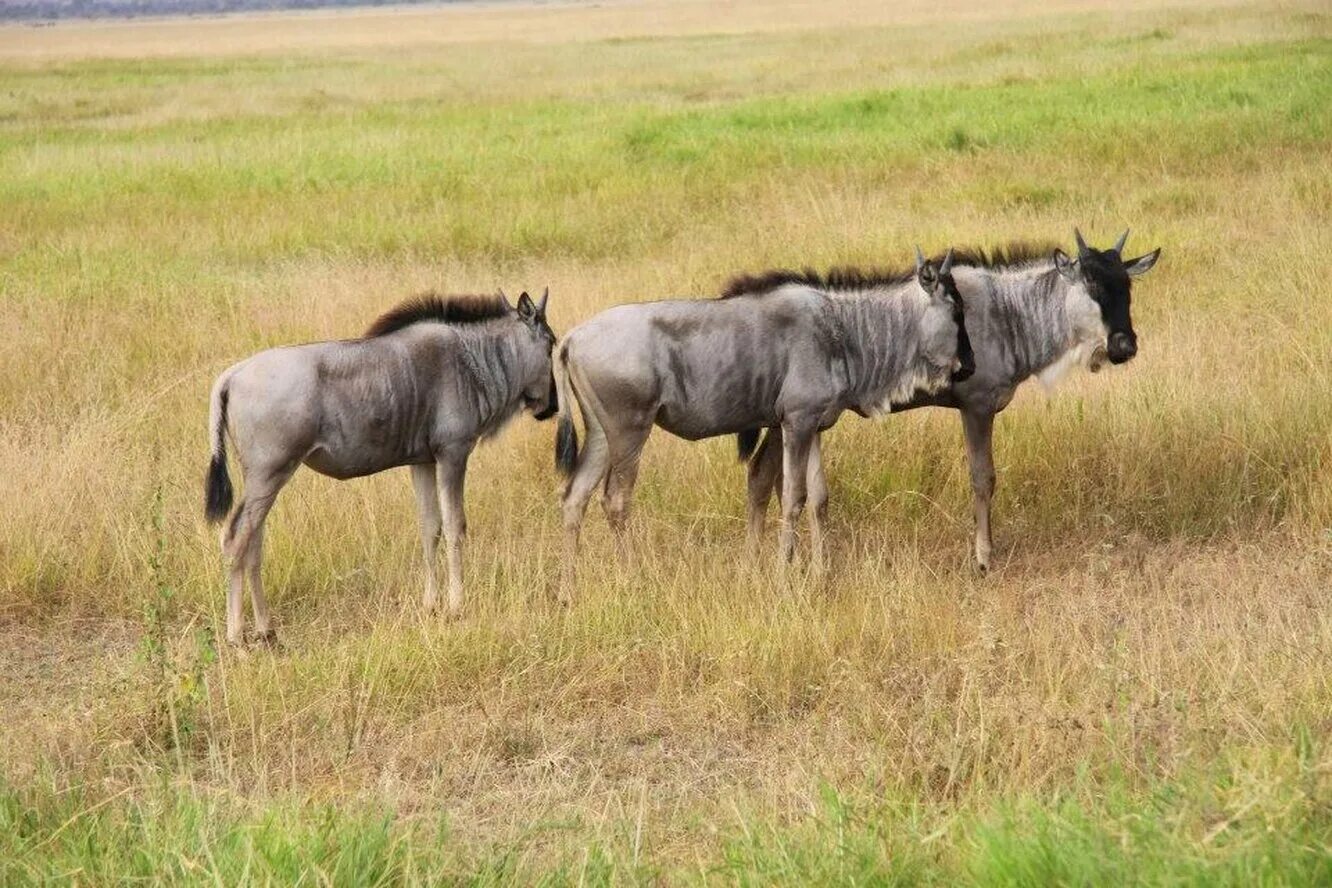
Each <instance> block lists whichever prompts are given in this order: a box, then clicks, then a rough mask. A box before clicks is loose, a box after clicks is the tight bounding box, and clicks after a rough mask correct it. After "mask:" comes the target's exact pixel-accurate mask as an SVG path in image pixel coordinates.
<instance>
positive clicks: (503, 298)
mask: <svg viewBox="0 0 1332 888" xmlns="http://www.w3.org/2000/svg"><path fill="white" fill-rule="evenodd" d="M499 298H500V302H503V303H504V310H505V311H513V304H512V303H510V302H509V297H508V296H505V295H504V290H503V288H499Z"/></svg>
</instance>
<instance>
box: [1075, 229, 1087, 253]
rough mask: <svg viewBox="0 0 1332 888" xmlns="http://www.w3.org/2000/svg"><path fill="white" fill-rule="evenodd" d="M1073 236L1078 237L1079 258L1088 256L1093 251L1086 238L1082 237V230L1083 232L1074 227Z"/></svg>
mask: <svg viewBox="0 0 1332 888" xmlns="http://www.w3.org/2000/svg"><path fill="white" fill-rule="evenodd" d="M1073 236H1074V237H1075V238H1077V239H1078V258H1079V259H1082V258H1083V257H1085V256H1087V255H1088V254H1089V253H1091V248H1090V247H1088V246H1087V242H1086V241H1085V240H1083V239H1082V232H1081V231H1078V230H1077V228H1074V229H1073Z"/></svg>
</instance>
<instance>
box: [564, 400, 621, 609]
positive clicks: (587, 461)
mask: <svg viewBox="0 0 1332 888" xmlns="http://www.w3.org/2000/svg"><path fill="white" fill-rule="evenodd" d="M582 412H583V425H584V427H585V428H586V429H587V433H586V437H587V440H586V441H585V442H583V450H582V452H581V453H580V454H579V455H578V467H577V468H576V469H574V473H573V477H571V478H570V479H569V484H568V486H567V487H565V489H564V498H563V502H562V506H561V511H562V513H563V518H564V569H563V571H562V572H561V578H560V588H559V593H558V594H559V598H560V601H561V602H562V603H564V604H569V603H570V601H571V599H572V595H573V581H574V575H575V573H576V565H577V560H578V535H579V532H580V530H581V529H582V525H583V515H584V514H585V513H586V512H587V504H588V501H589V500H591V499H592V494H593V493H594V492H596V489H597V487H598V486H599V485H600V484H601V483H602V479H604V478H605V477H606V469H607V467H608V466H609V464H610V449H609V446H608V445H607V442H606V432H605V429H604V428H603V427H602V425H601V421H600V419H598V418H597V415H596V413H595V412H594V411H592V410H589V409H587V408H586V407H584V408H583V411H582Z"/></svg>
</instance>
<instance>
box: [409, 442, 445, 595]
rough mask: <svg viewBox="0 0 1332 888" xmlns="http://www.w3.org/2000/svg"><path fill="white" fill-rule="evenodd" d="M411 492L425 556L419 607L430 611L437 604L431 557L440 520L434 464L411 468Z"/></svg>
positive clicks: (435, 548)
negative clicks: (423, 591)
mask: <svg viewBox="0 0 1332 888" xmlns="http://www.w3.org/2000/svg"><path fill="white" fill-rule="evenodd" d="M412 489H413V490H414V491H415V493H416V516H417V519H418V521H419V522H420V527H421V554H422V555H423V556H424V557H425V572H426V587H425V599H424V601H423V604H424V606H425V609H426V610H427V611H433V610H434V609H435V607H436V606H437V605H438V604H439V583H438V581H437V580H436V579H435V560H436V558H435V556H436V553H437V552H438V549H439V535H440V531H441V530H442V529H443V526H444V523H443V519H442V518H441V517H440V513H439V491H438V490H437V489H436V487H435V464H434V463H426V464H424V465H418V466H412Z"/></svg>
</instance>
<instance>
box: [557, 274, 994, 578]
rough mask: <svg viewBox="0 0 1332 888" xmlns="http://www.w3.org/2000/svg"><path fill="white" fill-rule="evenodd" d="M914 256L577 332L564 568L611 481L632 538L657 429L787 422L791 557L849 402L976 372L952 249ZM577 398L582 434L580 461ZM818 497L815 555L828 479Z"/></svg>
mask: <svg viewBox="0 0 1332 888" xmlns="http://www.w3.org/2000/svg"><path fill="white" fill-rule="evenodd" d="M917 257H918V258H917V267H916V269H915V270H913V271H907V272H904V273H901V274H897V275H893V276H890V277H863V276H858V275H856V274H854V273H852V274H843V275H840V276H837V277H832V278H829V279H828V280H821V279H820V280H814V279H812V278H806V277H797V278H793V279H788V278H782V279H769V278H763V279H757V280H749V281H745V282H742V283H740V284H738V285H736V286H733V287H732V288H731V289H730V290H729V291H728V292H727V293H726V294H725V295H724V296H723V297H722V298H721V299H710V300H668V301H663V302H646V303H638V304H631V305H621V306H618V307H616V308H612V309H610V310H609V311H605V312H602V313H601V314H599V315H597V316H596V317H594V318H592V319H591V320H589V321H586V322H584V323H582V324H580V325H579V326H578V327H576V328H575V329H574V330H572V331H570V333H569V335H568V336H566V337H565V338H564V340H563V342H562V343H561V344H560V346H559V348H558V351H557V354H558V358H557V360H556V366H555V379H556V385H557V387H558V388H559V404H560V423H559V434H558V441H557V449H556V456H557V461H558V464H559V466H560V468H561V469H562V470H563V471H564V472H565V474H571V476H572V477H570V479H569V483H568V486H567V488H566V490H565V494H564V506H563V508H564V526H565V534H566V546H567V552H566V559H567V560H566V568H567V569H568V570H571V569H572V565H573V564H574V558H575V556H576V553H577V548H578V533H579V527H580V525H581V523H582V519H583V514H584V511H585V510H586V508H587V502H588V500H589V498H590V497H591V496H592V494H593V493H594V492H595V489H596V488H597V487H598V486H600V485H602V484H603V481H604V499H603V504H604V506H605V510H606V516H607V518H608V519H609V521H610V525H611V527H612V529H613V530H614V531H615V533H616V536H617V537H619V538H621V539H622V537H623V533H624V529H625V524H626V521H627V519H628V515H629V502H630V497H631V495H632V492H633V486H634V481H635V479H636V477H637V473H638V460H639V456H640V454H641V453H642V450H643V444H644V442H645V441H646V440H647V437H648V434H649V432H651V431H652V427H653V425H659V426H661V427H662V428H663V429H665V430H666V431H668V432H671V433H672V434H675V435H678V436H679V437H681V438H687V439H689V440H697V439H699V438H706V437H711V436H714V435H723V434H728V433H733V432H738V431H741V430H745V429H752V428H756V427H759V426H780V427H781V428H782V430H783V431H784V432H785V438H784V448H783V453H782V459H783V464H784V466H785V469H786V471H785V479H786V481H785V490H784V493H783V497H782V503H783V507H784V508H783V512H782V531H781V535H780V541H779V557H780V559H781V561H782V562H785V561H787V560H789V559H790V558H791V557H792V554H793V550H794V546H795V524H796V521H797V519H798V518H799V516H800V513H801V511H802V510H803V508H804V505H805V499H806V485H805V478H806V466H807V464H809V462H810V461H811V459H812V460H814V461H817V459H818V453H817V433H818V431H819V430H820V429H825V428H828V427H829V426H831V425H832V424H833V423H834V422H836V420H837V417H838V415H840V414H841V412H842V411H843V410H854V411H856V412H858V413H861V414H866V415H874V414H879V413H886V412H887V411H888V410H889V408H890V407H891V405H892V404H894V403H905V402H906V401H908V400H909V399H910V398H912V397H913V396H915V395H916V394H917V393H919V392H922V391H926V392H928V391H935V390H937V389H939V388H942V387H944V386H946V385H947V384H948V380H949V377H950V375H952V374H953V373H954V372H956V371H958V370H959V368H961V369H962V370H963V372H970V365H971V363H972V360H971V353H970V347H969V346H968V345H967V340H966V328H965V327H964V326H963V324H962V308H961V301H960V299H959V298H958V296H957V292H956V290H955V289H953V288H952V286H951V280H952V279H951V276H950V267H951V265H952V254H951V252H950V253H949V255H948V257H946V258H944V260H943V261H942V263H941V264H936V263H935V262H926V261H924V259H923V257H920V256H919V251H917ZM831 291H837V292H838V295H837V297H836V298H832V297H830V295H829V293H830V292H831ZM571 395H572V397H571ZM573 398H577V399H578V404H579V407H580V408H581V411H582V414H583V424H584V427H585V428H586V434H587V440H586V442H585V446H584V449H583V452H582V454H581V456H579V454H578V452H577V451H578V445H577V439H576V436H575V433H574V425H573V400H572V399H573ZM814 496H815V498H816V504H815V508H814V509H812V510H811V511H810V541H811V548H812V554H813V559H814V562H815V564H816V565H817V564H819V563H820V562H821V559H822V542H823V536H822V517H823V503H824V501H825V500H826V497H827V490H826V488H824V487H820V488H819V489H817V490H816V491H814ZM569 576H570V574H568V573H566V579H567V578H568V577H569ZM567 587H568V583H567V582H566V583H565V588H563V589H562V594H563V595H564V596H566V597H567V593H568V591H569V590H568V588H567Z"/></svg>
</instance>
